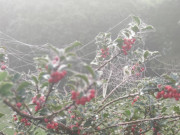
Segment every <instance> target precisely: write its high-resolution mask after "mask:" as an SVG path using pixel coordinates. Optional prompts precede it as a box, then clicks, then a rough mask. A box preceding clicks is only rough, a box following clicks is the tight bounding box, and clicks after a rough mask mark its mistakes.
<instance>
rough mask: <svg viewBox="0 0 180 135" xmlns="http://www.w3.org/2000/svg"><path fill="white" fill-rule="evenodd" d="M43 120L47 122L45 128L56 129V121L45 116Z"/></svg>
mask: <svg viewBox="0 0 180 135" xmlns="http://www.w3.org/2000/svg"><path fill="white" fill-rule="evenodd" d="M44 122H45V123H47V125H46V128H47V129H56V130H58V125H59V124H58V123H57V122H54V121H51V122H50V121H49V120H48V119H47V118H45V119H44Z"/></svg>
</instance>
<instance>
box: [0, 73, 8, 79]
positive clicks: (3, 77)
mask: <svg viewBox="0 0 180 135" xmlns="http://www.w3.org/2000/svg"><path fill="white" fill-rule="evenodd" d="M7 75H8V73H7V72H0V81H3V80H5V79H6V77H7Z"/></svg>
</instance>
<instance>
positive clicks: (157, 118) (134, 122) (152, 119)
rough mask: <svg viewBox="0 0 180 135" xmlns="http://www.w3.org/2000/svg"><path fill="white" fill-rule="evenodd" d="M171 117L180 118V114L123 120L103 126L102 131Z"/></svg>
mask: <svg viewBox="0 0 180 135" xmlns="http://www.w3.org/2000/svg"><path fill="white" fill-rule="evenodd" d="M171 118H180V115H174V116H173V115H170V116H160V117H155V118H149V119H142V120H136V121H129V122H123V123H119V124H116V125H113V126H109V127H106V128H103V129H101V131H102V130H106V129H108V128H114V127H118V126H123V125H129V124H130V125H131V124H132V125H133V124H137V123H142V122H147V121H154V120H161V119H171Z"/></svg>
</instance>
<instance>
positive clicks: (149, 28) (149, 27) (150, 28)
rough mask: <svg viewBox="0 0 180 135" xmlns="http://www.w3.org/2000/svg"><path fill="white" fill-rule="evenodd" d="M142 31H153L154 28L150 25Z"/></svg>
mask: <svg viewBox="0 0 180 135" xmlns="http://www.w3.org/2000/svg"><path fill="white" fill-rule="evenodd" d="M142 30H143V31H147V30H154V27H153V26H152V25H148V26H146V27H145V28H143V29H142Z"/></svg>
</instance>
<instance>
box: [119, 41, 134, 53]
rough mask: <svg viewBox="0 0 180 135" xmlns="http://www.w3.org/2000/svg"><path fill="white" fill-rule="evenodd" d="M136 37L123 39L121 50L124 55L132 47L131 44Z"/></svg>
mask: <svg viewBox="0 0 180 135" xmlns="http://www.w3.org/2000/svg"><path fill="white" fill-rule="evenodd" d="M135 41H136V39H135V38H132V39H124V44H125V45H123V46H122V51H123V53H124V55H127V51H129V50H130V49H131V47H132V45H133V44H134V43H135Z"/></svg>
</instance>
